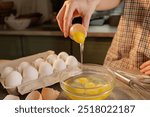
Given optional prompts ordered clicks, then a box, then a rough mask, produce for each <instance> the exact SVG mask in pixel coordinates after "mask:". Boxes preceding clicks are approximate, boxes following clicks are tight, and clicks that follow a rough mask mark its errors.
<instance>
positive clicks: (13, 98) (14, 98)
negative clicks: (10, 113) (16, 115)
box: [3, 95, 20, 100]
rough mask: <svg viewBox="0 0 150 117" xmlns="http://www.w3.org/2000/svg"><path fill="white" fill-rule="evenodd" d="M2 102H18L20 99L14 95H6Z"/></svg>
mask: <svg viewBox="0 0 150 117" xmlns="http://www.w3.org/2000/svg"><path fill="white" fill-rule="evenodd" d="M3 100H20V98H19V97H18V96H15V95H7V96H6V97H5V98H4V99H3Z"/></svg>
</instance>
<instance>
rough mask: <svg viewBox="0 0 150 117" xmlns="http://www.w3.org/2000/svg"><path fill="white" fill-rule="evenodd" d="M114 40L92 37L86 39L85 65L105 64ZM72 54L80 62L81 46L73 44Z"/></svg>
mask: <svg viewBox="0 0 150 117" xmlns="http://www.w3.org/2000/svg"><path fill="white" fill-rule="evenodd" d="M111 41H112V38H103V37H97V38H94V37H90V38H87V39H86V42H85V47H84V63H96V64H103V62H104V59H105V56H106V54H107V51H108V49H109V47H110V45H111ZM72 54H73V55H74V56H76V57H77V58H78V60H79V61H80V46H79V44H77V43H74V42H73V43H72Z"/></svg>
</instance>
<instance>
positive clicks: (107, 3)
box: [96, 0, 121, 10]
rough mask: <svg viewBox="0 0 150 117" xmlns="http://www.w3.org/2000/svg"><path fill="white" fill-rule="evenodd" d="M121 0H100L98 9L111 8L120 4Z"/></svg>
mask: <svg viewBox="0 0 150 117" xmlns="http://www.w3.org/2000/svg"><path fill="white" fill-rule="evenodd" d="M120 1H121V0H99V3H98V5H97V7H96V10H110V9H113V8H115V7H117V6H118V5H119V3H120Z"/></svg>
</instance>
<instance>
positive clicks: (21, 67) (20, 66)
mask: <svg viewBox="0 0 150 117" xmlns="http://www.w3.org/2000/svg"><path fill="white" fill-rule="evenodd" d="M28 66H30V63H28V62H22V63H20V64H19V66H18V71H19V72H20V73H22V72H23V70H24V69H25V68H26V67H28Z"/></svg>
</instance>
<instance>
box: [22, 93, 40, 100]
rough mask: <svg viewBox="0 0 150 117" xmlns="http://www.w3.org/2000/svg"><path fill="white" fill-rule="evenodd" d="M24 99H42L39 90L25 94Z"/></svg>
mask: <svg viewBox="0 0 150 117" xmlns="http://www.w3.org/2000/svg"><path fill="white" fill-rule="evenodd" d="M25 100H42V95H41V94H40V92H39V91H32V92H31V93H29V94H28V95H27V97H26V99H25Z"/></svg>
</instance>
